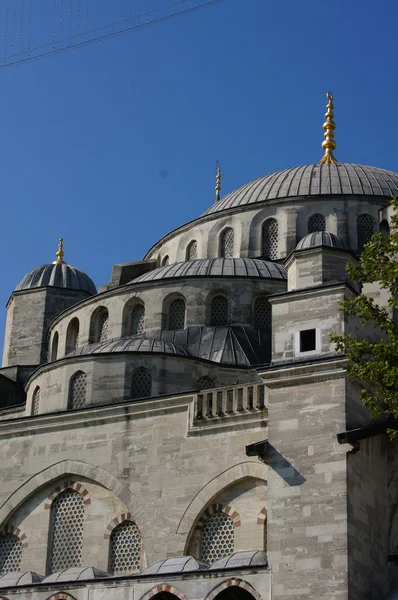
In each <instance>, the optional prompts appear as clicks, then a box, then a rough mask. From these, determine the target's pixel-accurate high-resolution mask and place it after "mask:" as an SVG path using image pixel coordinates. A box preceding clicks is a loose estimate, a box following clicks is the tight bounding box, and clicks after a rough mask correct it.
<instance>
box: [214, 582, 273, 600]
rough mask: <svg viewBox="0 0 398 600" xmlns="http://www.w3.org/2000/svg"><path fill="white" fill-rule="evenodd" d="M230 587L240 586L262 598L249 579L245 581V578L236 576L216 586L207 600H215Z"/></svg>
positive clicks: (260, 599) (257, 597)
mask: <svg viewBox="0 0 398 600" xmlns="http://www.w3.org/2000/svg"><path fill="white" fill-rule="evenodd" d="M229 587H240V588H242V589H243V590H246V591H247V592H249V594H251V595H252V596H253V597H254V598H255V600H262V598H261V596H260V594H259V593H258V591H257V590H256V589H254V587H253V586H252V585H250V583H248V582H247V581H243V579H237V578H235V577H234V578H232V579H228V581H224V583H221V584H220V585H218V586H217V587H215V588H214V589H213V590H212V591H211V592H210V594H209V595H208V596H207V597H206V598H205V600H214V598H215V597H216V596H217V595H218V594H219V593H220V592H223V591H224V590H225V589H227V588H229Z"/></svg>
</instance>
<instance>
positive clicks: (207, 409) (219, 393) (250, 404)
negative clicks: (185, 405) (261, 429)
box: [194, 383, 267, 424]
mask: <svg viewBox="0 0 398 600" xmlns="http://www.w3.org/2000/svg"><path fill="white" fill-rule="evenodd" d="M266 408H267V407H266V406H265V393H264V384H263V383H252V384H249V385H237V386H233V387H223V388H216V389H211V390H203V391H201V392H199V393H198V394H195V397H194V422H199V421H205V420H209V419H220V418H223V417H230V416H235V415H244V414H253V413H258V412H259V411H264V410H265V409H266ZM198 424H199V423H198Z"/></svg>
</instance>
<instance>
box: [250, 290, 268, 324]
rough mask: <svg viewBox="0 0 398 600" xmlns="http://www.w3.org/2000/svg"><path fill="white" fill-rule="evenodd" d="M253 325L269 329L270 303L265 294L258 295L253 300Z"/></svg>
mask: <svg viewBox="0 0 398 600" xmlns="http://www.w3.org/2000/svg"><path fill="white" fill-rule="evenodd" d="M253 324H254V327H256V328H257V329H268V330H270V329H271V325H272V313H271V304H270V303H269V302H268V299H267V298H266V297H265V296H258V298H256V299H255V301H254V319H253Z"/></svg>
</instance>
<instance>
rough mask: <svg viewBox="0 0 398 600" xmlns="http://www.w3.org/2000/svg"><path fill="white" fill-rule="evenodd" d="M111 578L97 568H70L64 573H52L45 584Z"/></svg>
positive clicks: (44, 581) (44, 580)
mask: <svg viewBox="0 0 398 600" xmlns="http://www.w3.org/2000/svg"><path fill="white" fill-rule="evenodd" d="M102 577H109V573H105V571H100V570H99V569H96V568H95V567H70V568H69V569H64V570H63V571H57V572H56V573H51V575H48V576H47V577H45V579H43V583H53V582H57V581H85V580H87V579H99V578H102Z"/></svg>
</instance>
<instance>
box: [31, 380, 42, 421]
mask: <svg viewBox="0 0 398 600" xmlns="http://www.w3.org/2000/svg"><path fill="white" fill-rule="evenodd" d="M39 410H40V388H39V386H37V388H36V389H35V391H34V392H33V396H32V415H38V414H39Z"/></svg>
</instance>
